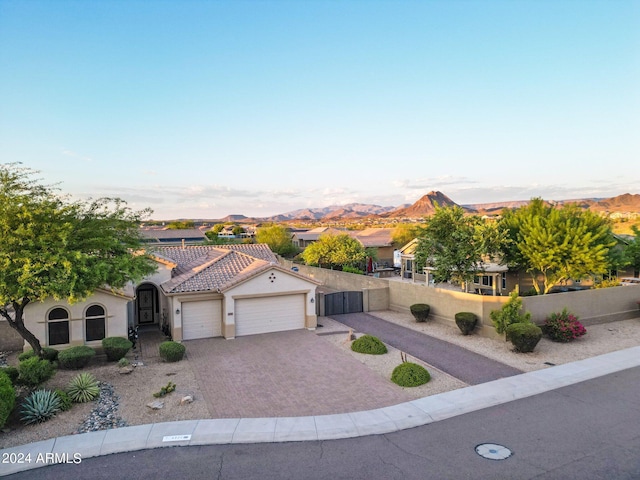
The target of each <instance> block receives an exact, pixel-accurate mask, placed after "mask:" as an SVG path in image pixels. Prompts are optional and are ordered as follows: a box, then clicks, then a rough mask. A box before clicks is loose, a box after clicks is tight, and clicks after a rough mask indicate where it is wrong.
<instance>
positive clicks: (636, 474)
mask: <svg viewBox="0 0 640 480" xmlns="http://www.w3.org/2000/svg"><path fill="white" fill-rule="evenodd" d="M484 443H490V444H497V445H501V446H504V447H506V448H508V449H509V450H510V452H511V455H510V456H509V457H508V458H506V459H504V460H494V459H487V458H484V457H481V456H480V455H478V453H476V447H477V446H478V445H480V444H484ZM504 452H505V451H504V450H500V453H504ZM7 478H15V479H29V480H36V479H56V480H57V479H59V478H77V479H84V478H87V479H88V478H91V479H114V478H117V479H138V478H141V479H146V478H149V479H156V478H167V479H169V478H170V479H174V478H188V479H229V480H231V479H261V480H265V479H332V480H333V479H403V480H410V479H421V480H424V479H456V480H459V479H474V480H478V479H491V480H496V479H515V480H519V479H536V480H551V479H554V480H555V479H558V480H560V479H562V480H572V479H576V480H578V479H579V480H595V479H603V480H605V479H606V480H617V479H629V480H632V479H633V480H637V479H639V478H640V367H639V368H632V369H628V370H623V371H621V372H618V373H615V374H611V375H607V376H604V377H599V378H596V379H594V380H590V381H587V382H582V383H578V384H575V385H572V386H568V387H564V388H561V389H557V390H552V391H549V392H546V393H543V394H540V395H536V396H533V397H528V398H525V399H522V400H517V401H514V402H510V403H506V404H503V405H499V406H495V407H490V408H486V409H483V410H479V411H476V412H473V413H468V414H465V415H460V416H458V417H454V418H450V419H448V420H443V421H440V422H436V423H431V424H428V425H425V426H422V427H417V428H413V429H410V430H404V431H400V432H394V433H390V434H385V435H375V436H368V437H360V438H354V439H345V440H331V441H322V442H319V441H311V442H297V443H269V444H247V445H219V446H202V447H173V448H161V449H155V450H146V451H138V452H131V453H125V454H116V455H108V456H103V457H95V458H89V459H83V460H82V461H81V462H80V463H78V464H62V465H55V466H49V467H45V468H39V469H35V470H30V471H26V472H23V473H19V474H15V475H13V476H9V477H7Z"/></svg>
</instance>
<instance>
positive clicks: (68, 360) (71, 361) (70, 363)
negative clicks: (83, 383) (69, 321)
mask: <svg viewBox="0 0 640 480" xmlns="http://www.w3.org/2000/svg"><path fill="white" fill-rule="evenodd" d="M95 354H96V351H95V350H94V349H93V348H91V347H87V346H85V345H79V346H77V347H71V348H67V349H66V350H63V351H61V352H60V353H59V354H58V364H59V365H60V367H62V368H67V369H70V370H78V369H80V368H84V367H86V366H87V365H89V362H90V361H91V359H92V358H93V357H94V356H95Z"/></svg>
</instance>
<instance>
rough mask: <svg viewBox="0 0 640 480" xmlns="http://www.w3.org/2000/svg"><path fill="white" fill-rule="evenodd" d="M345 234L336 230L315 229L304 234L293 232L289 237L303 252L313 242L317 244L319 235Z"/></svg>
mask: <svg viewBox="0 0 640 480" xmlns="http://www.w3.org/2000/svg"><path fill="white" fill-rule="evenodd" d="M345 233H348V232H347V231H346V230H338V229H337V228H331V227H317V228H312V229H311V230H307V231H304V232H295V233H294V234H293V235H292V236H291V241H292V242H293V244H294V245H295V246H296V247H298V248H300V249H301V250H304V249H305V248H307V247H308V246H309V245H311V244H312V243H313V242H317V241H318V238H320V236H321V235H340V234H345Z"/></svg>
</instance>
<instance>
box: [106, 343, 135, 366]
mask: <svg viewBox="0 0 640 480" xmlns="http://www.w3.org/2000/svg"><path fill="white" fill-rule="evenodd" d="M131 347H133V343H131V342H130V341H129V340H127V339H126V338H122V337H107V338H105V339H103V340H102V348H104V353H106V355H107V360H109V361H110V362H117V361H118V360H120V359H121V358H123V357H124V356H125V355H126V354H127V352H128V351H129V350H131Z"/></svg>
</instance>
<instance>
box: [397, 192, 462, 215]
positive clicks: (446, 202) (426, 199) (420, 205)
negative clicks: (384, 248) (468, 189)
mask: <svg viewBox="0 0 640 480" xmlns="http://www.w3.org/2000/svg"><path fill="white" fill-rule="evenodd" d="M436 205H437V206H439V207H452V206H454V205H458V204H457V203H456V202H454V201H453V200H451V199H450V198H449V197H447V196H446V195H445V194H444V193H442V192H437V191H433V192H429V193H427V194H426V195H425V196H423V197H422V198H420V199H419V200H418V201H417V202H416V203H414V204H413V205H411V206H409V207H405V208H400V209H397V210H394V211H392V212H390V213H389V215H388V216H389V217H391V218H399V217H404V218H418V217H425V216H429V215H433V214H434V213H435V211H436Z"/></svg>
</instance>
